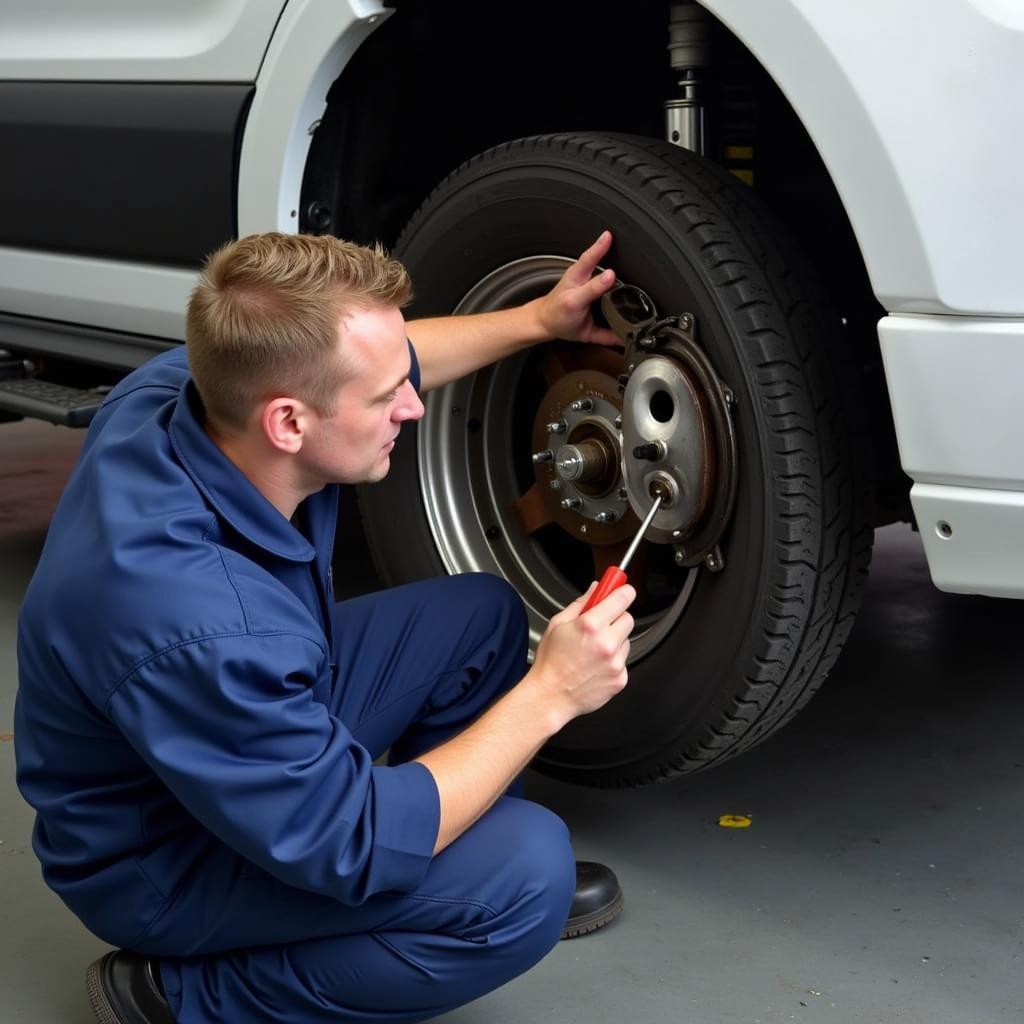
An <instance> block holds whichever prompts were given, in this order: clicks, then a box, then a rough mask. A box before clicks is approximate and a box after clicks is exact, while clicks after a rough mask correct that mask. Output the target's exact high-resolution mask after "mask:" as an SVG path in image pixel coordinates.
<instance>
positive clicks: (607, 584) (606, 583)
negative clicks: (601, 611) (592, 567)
mask: <svg viewBox="0 0 1024 1024" xmlns="http://www.w3.org/2000/svg"><path fill="white" fill-rule="evenodd" d="M625 582H626V574H625V573H624V572H623V571H622V570H621V569H620V568H619V567H618V566H617V565H609V566H608V568H607V569H605V571H604V575H603V576H602V577H601V582H600V583H598V585H597V590H595V591H594V592H593V593H592V594H591V595H590V600H589V601H588V602H587V603H586V605H585V606H584V608H583V611H582V612H580V615H582V614H583V613H584V612H589V611H590V609H591V608H593V607H594V605H595V604H600V603H601V602H602V601H603V600H604V599H605V598H606V597H607V596H608V595H609V594H610V593H611V592H612V591H613V590H618V589H619V587H621V586H622V584H623V583H625Z"/></svg>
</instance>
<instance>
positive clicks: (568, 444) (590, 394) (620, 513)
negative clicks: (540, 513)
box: [532, 353, 635, 544]
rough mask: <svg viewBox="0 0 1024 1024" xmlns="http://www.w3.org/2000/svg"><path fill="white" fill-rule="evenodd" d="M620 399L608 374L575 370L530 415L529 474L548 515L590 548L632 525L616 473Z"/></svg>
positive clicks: (619, 453) (627, 531)
mask: <svg viewBox="0 0 1024 1024" xmlns="http://www.w3.org/2000/svg"><path fill="white" fill-rule="evenodd" d="M609 355H610V353H609ZM612 358H613V359H614V358H615V357H612ZM611 369H613V368H612V367H611V366H609V370H611ZM621 401H622V399H621V396H620V394H619V389H618V385H617V378H616V375H615V374H614V373H612V372H607V373H606V372H602V371H601V370H593V369H591V370H575V371H573V372H570V373H567V374H566V375H565V376H564V377H563V378H562V379H561V380H559V381H557V382H556V383H555V384H554V385H552V386H551V387H550V388H549V389H548V391H547V393H546V394H545V395H544V397H543V398H542V400H541V401H540V403H539V405H538V408H537V412H536V415H535V417H534V422H533V434H532V441H533V445H534V456H533V464H534V475H535V477H536V480H537V483H538V484H539V485H540V486H541V488H542V489H543V493H544V495H545V500H546V503H547V505H548V507H549V510H550V513H551V516H552V518H553V519H554V521H555V522H557V523H558V524H559V525H560V526H561V527H562V528H563V529H564V530H567V531H568V532H570V533H572V534H575V535H586V537H587V540H588V542H589V543H591V544H615V543H618V542H619V541H621V540H623V539H624V538H626V537H628V536H629V535H630V527H631V525H632V524H633V523H634V522H635V518H634V516H633V514H632V511H631V509H630V507H629V502H628V496H627V494H626V491H625V489H624V488H623V486H622V478H621V473H620V466H621V463H622V441H621V434H620V433H619V430H620V428H621V425H622V417H621V414H620V404H621Z"/></svg>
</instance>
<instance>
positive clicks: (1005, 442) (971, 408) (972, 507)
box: [878, 316, 1024, 597]
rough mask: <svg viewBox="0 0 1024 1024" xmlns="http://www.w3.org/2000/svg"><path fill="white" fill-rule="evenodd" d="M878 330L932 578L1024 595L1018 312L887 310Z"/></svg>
mask: <svg viewBox="0 0 1024 1024" xmlns="http://www.w3.org/2000/svg"><path fill="white" fill-rule="evenodd" d="M878 333H879V338H880V339H881V344H882V358H883V360H884V362H885V374H886V381H887V383H888V387H889V395H890V398H891V401H892V408H893V417H894V419H895V423H896V436H897V440H898V442H899V449H900V460H901V462H902V463H903V468H904V470H905V471H906V472H907V474H908V475H909V476H910V477H911V479H912V480H913V481H914V486H913V488H912V489H911V492H910V496H911V501H912V503H913V506H914V513H915V515H916V517H917V521H918V525H919V526H920V529H921V537H922V539H923V540H924V547H925V553H926V556H927V558H928V568H929V570H930V572H931V576H932V580H933V581H934V583H935V585H936V586H937V587H939V589H941V590H949V591H954V592H957V593H971V594H988V595H992V596H996V597H1024V320H995V319H984V320H983V319H973V318H971V319H969V318H965V317H950V316H888V317H885V318H884V319H883V320H882V321H881V323H880V324H879V325H878Z"/></svg>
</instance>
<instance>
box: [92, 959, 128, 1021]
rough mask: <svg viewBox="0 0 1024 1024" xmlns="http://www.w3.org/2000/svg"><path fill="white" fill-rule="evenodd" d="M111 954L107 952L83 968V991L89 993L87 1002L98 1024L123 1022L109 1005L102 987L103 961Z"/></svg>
mask: <svg viewBox="0 0 1024 1024" xmlns="http://www.w3.org/2000/svg"><path fill="white" fill-rule="evenodd" d="M113 955H114V954H113V953H107V954H105V955H104V956H101V957H100V958H99V960H95V961H93V962H92V963H91V964H89V966H88V967H87V968H86V969H85V991H86V992H87V993H88V995H89V1004H90V1005H91V1006H92V1012H93V1013H94V1014H95V1015H96V1020H97V1021H98V1024H123V1022H122V1020H121V1018H120V1017H119V1016H118V1015H117V1014H116V1013H115V1012H114V1008H113V1007H112V1006H111V1005H110V1000H109V999H107V992H106V989H105V988H104V987H103V961H104V960H106V959H107V957H111V956H113Z"/></svg>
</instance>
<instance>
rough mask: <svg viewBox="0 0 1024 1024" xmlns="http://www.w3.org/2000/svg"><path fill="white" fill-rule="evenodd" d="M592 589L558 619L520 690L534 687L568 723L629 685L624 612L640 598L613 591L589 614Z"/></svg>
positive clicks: (629, 626)
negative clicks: (585, 608) (552, 704)
mask: <svg viewBox="0 0 1024 1024" xmlns="http://www.w3.org/2000/svg"><path fill="white" fill-rule="evenodd" d="M596 586H597V584H596V583H592V584H591V585H590V587H589V588H588V589H587V592H586V593H585V594H581V595H580V596H579V597H578V598H577V599H576V600H575V601H573V602H572V604H570V605H569V606H568V607H566V608H564V609H563V610H562V611H560V612H559V613H558V614H557V615H555V616H554V617H553V618H552V619H551V621H550V622H549V623H548V628H547V629H546V630H545V631H544V635H543V636H542V637H541V640H540V644H539V646H538V647H537V654H536V657H535V658H534V662H533V668H532V669H531V670H530V672H529V673H527V676H526V678H525V679H524V680H523V683H522V684H520V685H523V684H525V685H527V686H530V687H536V688H537V690H538V693H540V694H543V695H544V697H543V698H542V699H546V700H550V701H552V702H553V703H554V706H555V707H556V709H557V710H558V711H559V712H560V713H561V715H562V716H563V717H564V721H565V722H569V721H571V720H572V719H573V718H576V717H578V716H579V715H586V714H589V713H590V712H591V711H596V710H597V709H598V708H600V707H603V706H604V705H605V704H607V703H608V701H609V700H611V699H612V697H614V696H615V695H616V694H617V693H619V692H620V691H621V690H622V689H623V688H624V687H625V685H626V680H627V673H626V658H627V657H628V656H629V634H630V633H631V632H632V631H633V625H634V623H633V616H632V615H630V614H629V612H628V611H627V610H626V609H627V608H629V606H630V605H631V604H632V603H633V601H634V600H635V598H636V591H635V590H634V589H633V587H631V586H630V585H629V584H628V583H627V584H624V585H623V586H621V587H619V588H618V589H617V590H614V591H612V593H611V594H609V595H608V596H607V597H606V598H605V599H604V600H603V601H601V602H600V604H597V605H595V606H594V607H593V608H591V609H590V611H588V612H584V611H583V608H584V606H585V605H586V603H587V599H588V598H589V597H590V595H591V594H592V593H593V592H594V588H595V587H596Z"/></svg>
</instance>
